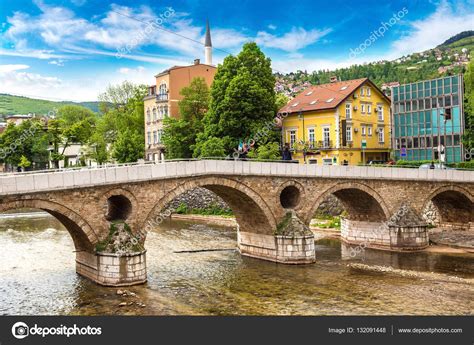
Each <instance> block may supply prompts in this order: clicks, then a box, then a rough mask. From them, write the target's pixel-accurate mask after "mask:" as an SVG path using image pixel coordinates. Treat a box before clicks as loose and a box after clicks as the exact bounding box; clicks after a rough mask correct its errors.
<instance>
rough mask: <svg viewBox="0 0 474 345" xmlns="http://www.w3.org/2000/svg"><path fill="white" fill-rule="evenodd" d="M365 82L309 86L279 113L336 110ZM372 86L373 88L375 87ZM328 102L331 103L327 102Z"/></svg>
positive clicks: (350, 81)
mask: <svg viewBox="0 0 474 345" xmlns="http://www.w3.org/2000/svg"><path fill="white" fill-rule="evenodd" d="M366 81H369V79H368V78H362V79H354V80H347V81H338V82H335V83H329V84H322V85H315V86H310V87H308V88H307V89H305V90H304V91H303V92H301V93H300V94H299V95H298V96H296V97H295V98H294V99H292V100H291V101H290V102H289V103H288V104H287V105H285V106H284V107H283V108H281V109H280V112H281V113H282V112H288V113H299V112H301V111H314V110H324V109H333V108H336V107H337V106H338V105H339V104H340V103H341V102H342V101H344V100H345V99H346V98H347V97H349V96H350V95H352V94H353V93H354V91H355V90H357V88H358V87H359V86H361V85H362V84H363V83H365V82H366ZM369 82H370V81H369ZM370 83H371V82H370ZM371 84H372V83H371ZM372 85H373V84H372ZM373 86H374V87H375V85H373ZM329 100H331V101H330V102H329ZM315 101H316V102H315Z"/></svg>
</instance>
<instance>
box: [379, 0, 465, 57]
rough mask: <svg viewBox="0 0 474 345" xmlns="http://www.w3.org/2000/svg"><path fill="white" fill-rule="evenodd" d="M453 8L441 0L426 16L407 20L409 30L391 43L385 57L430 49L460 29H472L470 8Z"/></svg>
mask: <svg viewBox="0 0 474 345" xmlns="http://www.w3.org/2000/svg"><path fill="white" fill-rule="evenodd" d="M454 8H455V10H453V7H452V6H451V5H450V4H449V3H448V2H447V1H442V2H441V3H440V4H439V5H438V7H437V9H436V11H435V12H434V13H432V14H431V15H429V16H428V17H426V18H424V19H421V20H416V21H412V22H409V23H408V25H409V27H410V29H409V31H408V32H407V33H405V34H404V35H403V36H402V37H401V38H400V39H399V40H397V41H395V42H394V43H393V44H392V49H391V50H390V52H389V54H388V55H387V58H388V59H395V58H398V57H400V56H403V55H406V54H412V53H415V52H421V51H424V50H427V49H431V48H434V47H436V46H437V45H439V44H441V43H443V42H444V41H445V40H447V39H448V38H450V37H452V36H454V35H456V34H458V33H460V32H462V31H465V30H474V13H473V11H472V8H470V9H466V8H464V7H463V6H462V5H461V4H457V5H456V6H455V7H454Z"/></svg>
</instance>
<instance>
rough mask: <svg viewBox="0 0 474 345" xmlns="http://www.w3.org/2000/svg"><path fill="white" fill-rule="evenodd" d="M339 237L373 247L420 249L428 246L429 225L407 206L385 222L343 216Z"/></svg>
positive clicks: (348, 241)
mask: <svg viewBox="0 0 474 345" xmlns="http://www.w3.org/2000/svg"><path fill="white" fill-rule="evenodd" d="M341 239H342V240H343V241H345V242H347V243H349V244H355V245H360V246H364V247H367V248H374V249H386V250H396V251H399V250H409V251H413V250H422V249H425V248H426V247H428V245H429V236H428V227H427V224H425V223H424V222H422V221H421V220H420V218H419V217H418V216H417V215H416V214H415V213H414V212H413V210H411V209H410V208H407V209H404V211H400V210H399V211H398V212H397V216H395V217H392V219H390V220H389V221H387V222H373V221H372V222H371V221H360V220H353V219H347V218H343V219H342V220H341Z"/></svg>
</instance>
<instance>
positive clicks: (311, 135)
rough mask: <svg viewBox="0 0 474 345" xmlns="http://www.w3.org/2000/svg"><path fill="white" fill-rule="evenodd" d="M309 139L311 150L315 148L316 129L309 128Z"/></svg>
mask: <svg viewBox="0 0 474 345" xmlns="http://www.w3.org/2000/svg"><path fill="white" fill-rule="evenodd" d="M308 138H309V146H310V147H311V148H313V147H314V140H315V137H314V128H308Z"/></svg>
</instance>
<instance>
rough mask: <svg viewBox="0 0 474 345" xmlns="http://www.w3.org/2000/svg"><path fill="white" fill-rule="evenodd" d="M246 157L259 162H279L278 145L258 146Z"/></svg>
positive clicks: (271, 143)
mask: <svg viewBox="0 0 474 345" xmlns="http://www.w3.org/2000/svg"><path fill="white" fill-rule="evenodd" d="M248 157H249V158H254V159H261V160H279V159H280V158H281V153H280V145H279V144H278V143H276V142H269V143H266V144H264V145H260V146H259V147H258V148H257V149H252V150H250V152H249V154H248Z"/></svg>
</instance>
